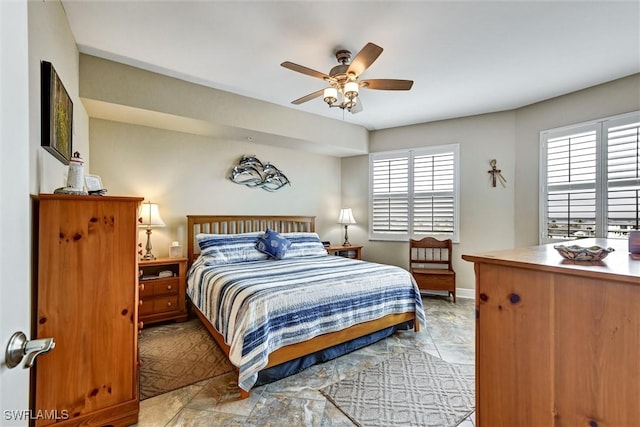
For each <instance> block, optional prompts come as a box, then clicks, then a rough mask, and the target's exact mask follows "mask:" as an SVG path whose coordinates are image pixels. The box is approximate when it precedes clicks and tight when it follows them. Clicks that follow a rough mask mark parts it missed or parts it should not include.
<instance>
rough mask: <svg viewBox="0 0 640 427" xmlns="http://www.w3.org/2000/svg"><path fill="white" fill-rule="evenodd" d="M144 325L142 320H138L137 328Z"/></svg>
mask: <svg viewBox="0 0 640 427" xmlns="http://www.w3.org/2000/svg"><path fill="white" fill-rule="evenodd" d="M143 327H144V322H143V321H140V322H138V329H142V328H143Z"/></svg>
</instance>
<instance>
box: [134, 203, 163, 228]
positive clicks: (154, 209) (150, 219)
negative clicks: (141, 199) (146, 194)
mask: <svg viewBox="0 0 640 427" xmlns="http://www.w3.org/2000/svg"><path fill="white" fill-rule="evenodd" d="M138 225H139V226H142V227H164V226H165V224H164V221H163V220H162V218H161V217H160V212H159V211H158V205H157V204H155V203H151V202H147V203H143V204H142V206H140V212H139V213H138Z"/></svg>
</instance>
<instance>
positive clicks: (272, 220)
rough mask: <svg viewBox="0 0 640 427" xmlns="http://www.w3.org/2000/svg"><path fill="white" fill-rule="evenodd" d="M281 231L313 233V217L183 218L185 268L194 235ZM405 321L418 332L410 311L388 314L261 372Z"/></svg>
mask: <svg viewBox="0 0 640 427" xmlns="http://www.w3.org/2000/svg"><path fill="white" fill-rule="evenodd" d="M267 227H268V228H270V229H272V230H275V231H278V232H281V233H289V232H313V231H315V217H313V216H260V215H253V216H248V215H187V232H188V233H189V234H188V236H187V250H188V254H187V256H188V259H189V266H191V264H193V262H194V261H195V260H196V259H197V258H198V256H199V248H198V245H197V244H195V241H196V240H195V235H196V234H198V233H215V234H234V233H250V232H255V231H264V230H266V228H267ZM192 307H193V311H194V312H195V313H196V315H197V316H198V317H199V318H200V320H201V321H202V323H203V324H204V326H205V327H206V328H207V330H208V331H209V333H211V336H213V338H214V339H215V340H216V342H217V343H218V345H219V346H220V348H221V349H222V350H223V351H224V352H225V354H226V355H227V357H229V350H230V348H229V346H228V345H227V344H226V343H225V342H224V337H223V336H222V335H221V334H220V333H219V332H218V331H217V330H216V329H215V328H214V327H213V325H211V323H210V322H209V320H208V319H207V318H206V317H205V315H204V314H202V312H201V311H200V310H198V308H197V307H195V306H194V305H193V304H192ZM408 320H414V330H415V331H416V332H418V331H419V330H420V324H419V322H418V320H417V319H416V318H415V313H414V312H407V313H400V314H391V315H388V316H385V317H382V318H380V319H376V320H372V321H369V322H365V323H360V324H357V325H354V326H351V327H349V328H347V329H343V330H341V331H336V332H331V333H328V334H324V335H320V336H318V337H315V338H312V339H310V340H307V341H304V342H301V343H297V344H293V345H288V346H285V347H282V348H280V349H278V350H276V351H274V352H273V353H271V354H269V363H268V364H267V366H265V367H264V368H263V369H267V368H270V367H272V366H276V365H279V364H281V363H284V362H288V361H290V360H294V359H297V358H299V357H301V356H305V355H307V354H311V353H314V352H316V351H320V350H324V349H326V348H329V347H332V346H334V345H336V344H341V343H344V342H347V341H350V340H352V339H354V338H358V337H361V336H364V335H368V334H370V333H373V332H376V331H379V330H381V329H384V328H387V327H389V326H395V325H398V324H400V323H403V322H406V321H408ZM240 397H241V398H242V399H245V398H247V397H249V392H248V391H244V390H242V389H240Z"/></svg>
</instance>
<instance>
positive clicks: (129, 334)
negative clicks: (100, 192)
mask: <svg viewBox="0 0 640 427" xmlns="http://www.w3.org/2000/svg"><path fill="white" fill-rule="evenodd" d="M140 202H142V198H133V197H100V196H71V195H57V194H56V195H53V194H41V195H40V196H39V197H38V198H37V199H36V203H35V206H34V208H35V211H34V217H35V218H38V240H37V242H36V244H37V248H38V251H37V254H38V258H37V259H38V262H37V267H38V271H37V287H36V290H35V296H34V297H35V300H36V301H35V308H36V313H35V318H34V325H35V326H34V330H35V331H36V337H37V338H46V337H53V338H54V339H55V343H56V345H55V348H54V349H52V350H51V351H50V352H49V353H46V354H43V355H40V356H38V358H37V359H36V365H35V369H32V370H31V375H32V393H33V396H32V412H31V414H48V415H43V416H41V417H38V418H37V419H35V420H32V422H33V424H35V426H37V427H40V426H46V425H53V424H55V425H56V426H60V427H63V426H64V427H67V426H107V425H108V426H127V425H131V424H135V423H136V422H137V421H138V411H139V406H140V403H139V400H138V341H137V339H138V319H137V317H138V286H137V283H138V260H137V257H136V243H137V239H138V227H137V216H138V206H139V204H140ZM51 414H54V415H55V416H56V417H57V418H58V419H57V420H56V419H53V418H55V417H53V416H52V415H51Z"/></svg>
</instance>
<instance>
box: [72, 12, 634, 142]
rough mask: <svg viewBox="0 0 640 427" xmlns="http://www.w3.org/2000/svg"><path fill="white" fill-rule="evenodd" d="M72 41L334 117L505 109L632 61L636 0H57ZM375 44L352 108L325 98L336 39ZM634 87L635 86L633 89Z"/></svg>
mask: <svg viewBox="0 0 640 427" xmlns="http://www.w3.org/2000/svg"><path fill="white" fill-rule="evenodd" d="M62 3H63V5H64V8H65V11H66V14H67V17H68V19H69V24H70V26H71V30H72V31H73V34H74V36H75V39H76V42H77V44H78V47H79V49H80V51H81V52H83V53H88V54H91V55H95V56H99V57H103V58H107V59H111V60H115V61H118V62H123V63H126V64H129V65H133V66H137V67H140V68H144V69H147V70H151V71H156V72H159V73H162V74H167V75H170V76H174V77H178V78H181V79H184V80H188V81H191V82H195V83H198V84H203V85H207V86H211V87H213V88H217V89H221V90H224V91H228V92H233V93H236V94H239V95H244V96H248V97H251V98H256V99H260V100H264V101H269V102H272V103H275V104H279V105H283V106H287V107H290V108H294V109H299V110H303V111H307V112H309V113H314V114H320V115H323V116H326V117H331V118H334V119H337V120H345V121H348V122H350V123H355V124H359V125H362V126H365V127H366V128H367V129H370V130H373V129H384V128H389V127H395V126H402V125H408V124H414V123H421V122H429V121H434V120H440V119H447V118H453V117H461V116H468V115H475V114H481V113H488V112H495V111H501V110H509V109H513V108H517V107H521V106H524V105H528V104H531V103H535V102H538V101H541V100H544V99H548V98H552V97H555V96H559V95H563V94H566V93H569V92H573V91H576V90H579V89H583V88H586V87H589V86H593V85H596V84H599V83H603V82H607V81H610V80H614V79H617V78H620V77H624V76H627V75H630V74H634V73H638V72H640V1H638V0H633V1H616V2H614V1H585V2H580V1H549V2H543V1H470V2H461V1H452V0H449V1H346V0H343V1H339V2H331V1H224V2H223V1H166V0H164V1H142V0H138V1H95V0H86V1H80V0H62ZM367 42H373V43H375V44H377V45H379V46H381V47H383V48H384V52H383V53H382V54H381V55H380V57H379V58H378V59H377V61H376V62H375V63H374V64H373V65H372V66H371V67H370V68H369V69H368V70H367V71H365V72H364V73H363V74H362V77H363V78H397V79H411V80H414V82H415V83H414V85H413V88H412V89H411V91H409V92H392V91H374V90H365V89H363V90H362V91H361V93H360V100H361V102H362V104H363V106H364V111H362V112H361V113H358V114H355V115H353V114H350V113H346V112H345V113H344V114H343V111H342V110H340V109H338V108H332V109H330V108H329V107H328V106H327V105H326V104H324V102H323V101H322V98H316V99H314V100H312V101H309V102H307V103H305V104H302V105H300V106H295V105H292V104H291V101H292V100H294V99H297V98H299V97H301V96H303V95H307V94H309V93H311V92H314V91H316V90H318V89H321V88H323V87H324V82H323V81H322V80H320V79H316V78H313V77H309V76H306V75H303V74H300V73H296V72H293V71H291V70H288V69H285V68H283V67H281V66H280V63H282V62H283V61H291V62H295V63H297V64H300V65H304V66H306V67H309V68H312V69H315V70H318V71H321V72H323V73H328V72H329V70H330V69H331V67H333V66H334V65H337V62H336V59H335V51H336V50H338V49H348V50H351V51H352V53H353V54H354V55H355V53H356V52H358V51H359V50H360V49H361V48H362V47H363V46H364V45H365V44H366V43H367ZM639 96H640V94H639Z"/></svg>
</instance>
